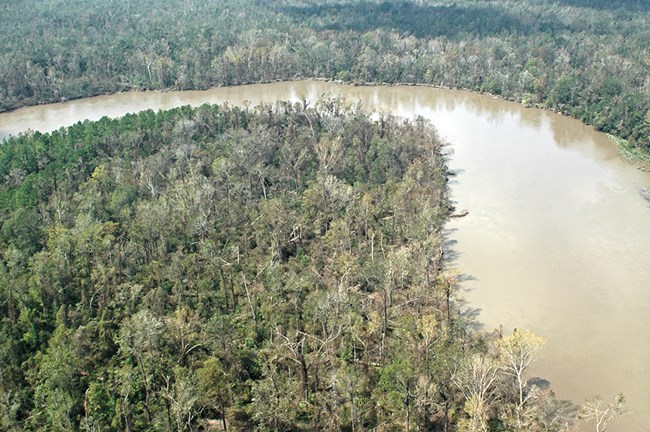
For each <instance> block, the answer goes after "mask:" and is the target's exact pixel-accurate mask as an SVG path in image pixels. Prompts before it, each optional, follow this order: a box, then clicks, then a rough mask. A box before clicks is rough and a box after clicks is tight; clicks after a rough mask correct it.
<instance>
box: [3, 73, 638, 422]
mask: <svg viewBox="0 0 650 432" xmlns="http://www.w3.org/2000/svg"><path fill="white" fill-rule="evenodd" d="M323 95H330V96H333V97H337V96H339V95H341V96H343V97H345V98H346V99H347V100H348V101H361V102H362V104H363V106H364V107H366V108H368V109H371V110H383V111H391V112H394V113H395V114H397V115H401V116H406V117H410V118H414V117H416V116H422V117H425V118H427V119H430V120H431V121H432V122H433V124H434V125H435V126H436V127H437V128H438V130H439V132H440V134H441V136H443V137H445V138H446V139H447V140H448V141H449V142H450V143H451V144H452V147H453V156H452V159H451V161H450V165H451V168H452V169H454V170H455V171H457V176H455V177H454V178H453V181H452V182H451V187H452V194H453V200H454V201H456V202H457V206H458V207H459V208H463V209H468V210H469V215H468V216H467V217H465V218H462V219H454V220H452V221H450V222H449V223H448V227H447V230H448V241H447V242H448V245H450V246H452V247H453V249H452V253H450V257H451V258H452V259H453V260H454V261H455V264H456V265H457V266H458V267H459V268H460V270H461V271H463V272H464V273H465V274H467V275H471V276H472V277H468V278H466V280H465V281H464V286H465V288H466V296H465V297H466V301H467V302H468V311H471V312H472V313H477V312H480V314H479V319H480V320H481V321H482V322H483V323H484V324H485V328H487V329H489V328H494V327H498V326H499V325H503V326H504V328H505V329H506V330H508V329H511V328H513V327H529V328H531V329H532V330H533V331H535V332H536V333H538V334H540V335H542V336H544V337H545V338H547V339H548V343H547V346H546V348H545V350H544V353H543V358H542V359H541V360H540V361H539V362H538V363H536V364H535V366H534V370H533V371H532V373H533V374H534V375H537V376H541V377H543V378H545V379H547V380H549V381H550V382H551V385H552V386H553V388H554V389H555V391H556V393H557V395H558V396H559V397H560V398H564V399H572V400H574V401H577V402H580V401H582V400H584V399H586V398H588V397H591V396H593V395H595V394H602V395H603V396H604V397H606V398H609V397H612V396H613V395H614V394H616V393H617V392H621V391H622V392H624V393H625V394H626V395H627V397H628V400H629V402H630V406H631V409H632V414H631V415H630V416H628V417H627V418H623V419H618V420H616V421H615V423H613V425H612V430H626V431H633V432H636V431H644V430H645V431H647V430H650V410H648V409H647V407H648V406H650V361H648V359H650V340H649V339H648V335H649V334H650V289H648V287H650V266H649V265H648V264H650V209H648V207H647V202H645V201H644V200H643V198H642V197H641V196H640V195H639V193H638V190H639V188H640V187H646V188H647V187H649V186H650V174H647V173H643V172H640V171H638V170H636V169H634V167H632V166H631V165H629V164H627V163H626V162H624V161H623V160H622V159H621V158H620V157H619V156H618V154H617V152H616V149H615V148H614V146H613V145H612V144H611V143H610V142H609V140H608V139H607V138H606V137H605V136H604V135H602V134H599V133H596V132H595V131H593V129H591V128H589V127H587V126H584V125H582V124H581V123H579V122H577V121H575V120H572V119H569V118H566V117H563V116H560V115H556V114H553V113H550V112H546V111H541V110H537V109H526V108H523V107H522V106H520V105H518V104H514V103H510V102H506V101H502V100H497V99H494V98H492V97H489V96H480V95H475V94H471V93H467V92H462V91H455V90H439V89H431V88H422V87H350V86H340V85H334V84H327V83H323V82H314V81H303V82H291V83H276V84H265V85H250V86H241V87H236V88H216V89H211V90H208V91H190V92H174V93H156V92H143V93H125V94H117V95H112V96H100V97H96V98H89V99H82V100H78V101H72V102H68V103H63V104H54V105H47V106H39V107H32V108H26V109H22V110H18V111H15V112H12V113H6V114H2V115H0V137H2V136H6V135H7V134H15V133H18V132H20V131H24V130H26V129H28V128H31V129H34V130H41V131H51V130H53V129H56V128H58V127H61V126H66V125H70V124H72V123H74V122H76V121H79V120H83V119H86V118H88V119H99V118H100V117H102V116H104V115H108V116H119V115H123V114H125V113H127V112H136V111H139V110H142V109H146V108H151V109H154V110H157V109H165V108H170V107H173V106H179V105H186V104H190V105H195V106H196V105H201V104H203V103H223V102H224V101H228V102H229V103H230V104H237V105H243V104H244V103H251V104H253V105H256V104H259V103H272V102H274V101H276V100H281V99H282V100H287V99H289V100H291V101H294V102H297V101H300V100H301V99H302V98H306V99H307V100H308V101H310V102H311V103H312V104H313V103H314V101H316V100H317V99H318V98H320V97H321V96H323Z"/></svg>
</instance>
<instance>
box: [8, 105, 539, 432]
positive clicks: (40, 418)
mask: <svg viewBox="0 0 650 432" xmlns="http://www.w3.org/2000/svg"><path fill="white" fill-rule="evenodd" d="M90 137H93V138H90ZM35 142H38V143H40V144H39V145H43V146H45V147H46V148H48V149H49V155H48V158H47V163H43V164H41V165H40V166H31V165H29V164H24V165H21V169H22V170H24V171H25V173H26V175H27V176H31V177H32V178H34V181H36V182H42V184H43V185H46V186H43V187H42V188H40V189H39V190H38V191H37V200H36V201H34V202H32V201H25V202H17V201H15V200H13V201H11V200H10V201H8V202H6V203H5V207H3V208H2V211H1V212H0V223H2V230H1V231H0V233H1V234H2V235H1V236H0V249H1V250H2V262H0V264H1V265H0V288H1V290H0V293H1V296H0V309H2V311H3V312H4V314H3V316H4V318H3V321H2V323H1V325H0V347H2V350H0V356H1V357H0V360H1V362H0V374H1V377H2V380H0V396H1V397H2V399H0V410H1V411H0V421H1V422H2V423H0V424H1V425H2V426H3V428H5V429H7V430H16V431H22V430H35V431H36V430H48V431H49V430H60V431H64V430H65V431H75V430H129V431H148V430H177V431H186V430H197V429H200V428H205V429H208V428H215V427H216V425H217V424H219V425H221V426H222V427H224V428H228V429H231V430H253V429H257V430H274V431H279V430H313V429H314V428H315V427H317V426H318V427H319V428H320V429H322V430H351V429H354V430H362V429H372V428H377V429H382V428H383V429H384V430H388V429H390V428H393V429H395V428H398V427H400V428H401V427H402V426H404V425H409V427H411V428H412V429H416V428H424V429H429V430H435V429H440V428H443V427H444V425H445V424H455V423H456V422H458V421H461V422H462V421H463V418H464V417H463V416H464V414H460V415H454V414H453V412H454V411H453V408H454V407H455V406H460V405H459V404H460V403H461V402H462V401H463V400H464V396H463V395H462V392H459V391H458V390H457V389H456V388H455V387H452V386H450V384H449V383H450V382H452V377H453V375H454V371H455V370H456V369H457V368H458V365H459V364H461V363H462V359H463V358H464V357H465V356H467V355H470V354H471V353H474V352H475V351H477V350H479V348H477V347H480V346H481V345H480V344H477V343H476V341H475V340H474V337H475V336H472V335H471V334H472V333H471V332H470V331H469V328H468V327H466V326H467V325H468V324H467V322H466V320H465V319H464V318H462V317H461V316H460V315H459V314H458V312H459V311H458V307H454V302H455V296H456V292H457V284H456V279H455V278H454V277H453V275H451V274H449V273H443V272H442V271H441V266H442V262H443V256H442V248H441V247H440V246H441V244H442V235H441V230H442V226H443V224H444V222H445V217H446V215H447V211H448V209H449V203H448V202H447V189H446V178H445V170H446V168H445V159H444V156H443V143H442V142H441V140H440V139H439V138H438V137H437V134H436V133H435V131H434V130H433V128H432V127H431V126H429V125H428V124H426V123H425V122H424V121H421V120H418V121H415V122H408V121H399V120H397V119H394V118H392V117H389V116H384V117H381V118H380V119H379V120H378V121H376V122H375V121H372V120H371V118H370V117H369V116H368V115H367V114H365V113H363V112H362V111H361V110H359V108H358V107H347V106H346V105H345V103H344V102H343V101H340V100H339V101H336V100H323V101H321V102H320V103H318V104H317V106H316V108H309V109H307V108H305V107H304V106H303V105H301V104H296V105H291V104H288V103H279V104H277V105H275V106H273V107H271V106H265V107H258V108H255V109H248V110H245V111H244V110H240V109H238V108H228V107H223V106H222V107H219V106H208V105H206V106H202V107H200V108H196V109H191V108H188V107H182V108H178V109H174V110H171V111H165V112H158V113H154V112H151V111H147V112H144V113H140V114H137V115H128V116H125V117H123V118H121V119H115V120H109V119H102V120H100V121H98V122H95V123H93V122H84V123H80V124H77V125H74V126H72V127H70V128H68V129H64V130H60V131H57V132H54V133H52V134H45V135H41V134H33V135H31V136H28V135H24V136H20V137H17V138H14V139H11V140H9V141H8V142H7V143H6V145H4V146H2V147H0V160H5V161H10V160H12V157H13V156H12V155H15V154H23V155H26V156H27V159H29V155H31V154H34V153H33V152H34V151H35V150H34V149H35V148H37V147H38V146H36V145H35ZM76 155H83V156H81V159H79V158H78V157H77V156H76ZM72 161H74V162H72ZM48 179H57V181H56V182H54V181H49V182H46V180H48ZM21 188H22V184H21V182H20V181H16V178H15V177H12V176H8V175H5V176H3V177H2V181H1V182H0V191H1V192H2V193H3V195H4V196H15V194H16V193H17V190H19V189H21ZM461 330H462V331H461ZM490 344H491V346H492V347H493V348H494V347H495V346H496V345H495V344H494V343H493V342H488V343H486V345H490ZM500 396H501V400H502V401H503V402H504V404H506V405H505V406H506V407H507V406H511V405H512V404H514V403H515V402H516V401H517V399H516V398H512V397H511V395H510V394H509V393H507V392H505V393H504V394H502V395H500ZM531 403H532V402H531ZM508 404H511V405H508ZM513 406H514V405H513ZM490 408H492V407H490ZM486 412H490V413H491V419H494V420H498V419H501V413H502V412H503V413H506V412H507V410H506V409H505V408H504V409H503V410H496V409H492V410H491V411H486ZM504 416H505V414H504ZM536 427H537V426H536ZM538 429H539V428H538ZM539 430H542V429H539ZM548 430H551V429H548Z"/></svg>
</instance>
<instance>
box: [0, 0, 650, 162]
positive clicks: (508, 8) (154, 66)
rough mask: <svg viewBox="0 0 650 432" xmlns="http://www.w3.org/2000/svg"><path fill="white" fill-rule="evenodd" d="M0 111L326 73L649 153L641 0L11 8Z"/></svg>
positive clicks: (646, 34)
mask: <svg viewBox="0 0 650 432" xmlns="http://www.w3.org/2000/svg"><path fill="white" fill-rule="evenodd" d="M0 7H2V8H3V9H2V10H1V12H2V18H1V19H0V34H2V42H3V43H2V44H0V83H1V84H0V109H5V110H6V109H13V108H16V107H19V106H23V105H28V104H36V103H43V102H51V101H59V100H63V99H70V98H77V97H83V96H88V95H93V94H99V93H107V92H116V91H122V90H131V89H172V88H173V89H190V88H205V87H208V86H212V85H235V84H241V83H249V82H259V81H272V80H285V79H295V78H299V77H322V78H328V79H337V80H342V81H345V82H358V83H368V82H381V83H419V84H430V85H436V86H444V87H456V88H466V89H470V90H474V91H481V92H489V93H493V94H496V95H500V96H502V97H505V98H509V99H513V100H518V101H521V102H523V103H525V104H530V105H535V106H540V107H545V108H550V109H553V110H557V111H561V112H563V113H566V114H568V115H571V116H573V117H575V118H578V119H580V120H582V121H584V122H586V123H588V124H591V125H594V126H595V127H596V128H597V129H599V130H602V131H604V132H608V133H612V134H614V135H617V136H618V137H621V138H624V139H627V140H629V141H630V143H631V144H632V145H634V146H636V147H637V148H638V149H642V150H645V151H650V138H649V137H650V114H649V113H650V90H649V89H650V81H649V78H648V73H647V72H648V69H649V68H650V63H649V62H650V60H649V59H650V30H649V27H648V25H647V23H648V21H649V19H650V7H648V5H647V2H645V1H641V0H616V1H604V0H562V1H551V0H548V1H521V0H517V1H514V0H502V1H487V2H486V1H479V0H458V1H454V2H447V1H432V0H421V1H418V2H407V1H401V2H376V1H350V2H342V1H340V2H339V1H329V2H322V1H319V2H313V1H299V0H284V1H276V2H271V3H268V2H266V3H265V2H262V1H259V0H258V1H236V2H235V1H230V0H219V1H217V0H210V1H198V0H185V1H182V2H177V1H170V0H160V1H153V0H131V1H122V0H110V1H109V0H104V1H96V2H94V4H93V5H92V7H89V6H88V3H87V2H86V1H82V0H74V1H67V2H36V1H33V0H30V1H23V2H7V3H5V4H4V5H3V6H0Z"/></svg>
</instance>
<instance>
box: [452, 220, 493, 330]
mask: <svg viewBox="0 0 650 432" xmlns="http://www.w3.org/2000/svg"><path fill="white" fill-rule="evenodd" d="M457 230H458V229H457V228H449V227H447V228H445V229H443V230H442V238H443V243H442V248H443V250H444V254H445V268H447V269H452V270H453V269H454V267H455V263H456V261H457V260H458V258H459V256H460V253H459V252H458V251H457V250H456V248H455V245H456V244H457V243H458V242H457V241H456V240H454V239H452V238H450V236H451V234H452V233H454V232H456V231H457ZM474 280H476V278H475V277H474V276H472V275H471V274H468V273H461V274H459V275H458V284H459V287H460V292H467V291H468V288H467V285H466V284H465V282H468V281H474ZM454 306H455V308H456V309H457V310H458V313H459V315H460V317H461V319H462V321H463V322H464V323H465V325H466V326H467V327H468V328H470V329H471V330H473V331H482V330H484V329H485V325H484V324H483V323H482V322H481V320H480V319H479V316H480V315H481V312H482V311H483V309H480V308H476V307H473V306H472V305H470V304H469V302H468V301H467V300H465V299H464V298H462V297H457V298H456V299H455V300H454Z"/></svg>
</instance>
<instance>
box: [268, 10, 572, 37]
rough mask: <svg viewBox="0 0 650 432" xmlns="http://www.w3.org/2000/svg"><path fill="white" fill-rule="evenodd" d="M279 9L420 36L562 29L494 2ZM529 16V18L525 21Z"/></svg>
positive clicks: (338, 26)
mask: <svg viewBox="0 0 650 432" xmlns="http://www.w3.org/2000/svg"><path fill="white" fill-rule="evenodd" d="M279 11H280V12H282V13H285V14H287V15H289V16H293V17H295V18H296V19H300V20H301V21H303V22H307V23H308V25H310V26H311V27H312V28H314V29H316V30H334V31H343V32H344V31H350V30H352V31H356V32H362V33H365V32H368V31H372V30H376V29H383V30H397V31H399V32H401V33H406V34H412V35H414V36H416V37H436V36H443V35H444V36H447V37H452V38H453V37H456V36H460V35H463V36H466V35H468V34H469V35H476V36H490V35H497V34H508V33H514V32H516V33H518V34H529V33H531V32H538V31H556V30H562V28H564V24H562V23H561V22H559V21H557V20H545V19H536V20H532V19H531V20H529V19H522V18H521V17H517V16H514V15H512V14H511V13H508V12H507V10H506V9H504V8H501V7H496V6H493V5H489V4H485V5H467V6H457V5H455V4H452V5H442V6H441V5H436V6H427V5H420V4H416V3H414V2H410V1H396V2H388V1H384V2H383V3H376V2H369V1H361V2H354V3H336V4H310V5H308V6H288V7H281V8H279ZM524 20H525V21H524Z"/></svg>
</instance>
